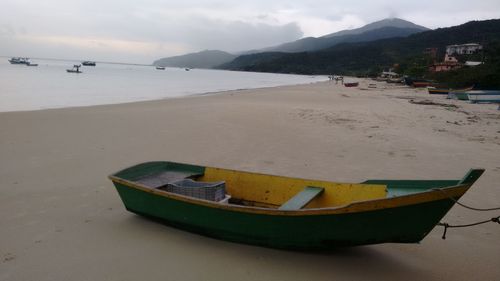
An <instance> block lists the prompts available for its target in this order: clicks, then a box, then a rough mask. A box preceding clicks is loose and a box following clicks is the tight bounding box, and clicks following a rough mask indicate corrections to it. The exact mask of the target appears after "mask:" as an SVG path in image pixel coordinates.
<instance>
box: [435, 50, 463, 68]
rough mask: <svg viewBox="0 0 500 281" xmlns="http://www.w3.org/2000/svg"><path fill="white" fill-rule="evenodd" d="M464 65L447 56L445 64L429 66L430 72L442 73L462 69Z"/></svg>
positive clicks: (439, 63) (436, 63)
mask: <svg viewBox="0 0 500 281" xmlns="http://www.w3.org/2000/svg"><path fill="white" fill-rule="evenodd" d="M461 67H462V64H461V63H460V62H458V60H457V58H455V57H454V56H451V55H448V53H446V55H445V56H444V61H443V62H435V63H434V64H433V65H431V66H429V71H430V72H442V71H450V70H454V69H458V68H461Z"/></svg>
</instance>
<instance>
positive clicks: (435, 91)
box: [427, 87, 450, 95]
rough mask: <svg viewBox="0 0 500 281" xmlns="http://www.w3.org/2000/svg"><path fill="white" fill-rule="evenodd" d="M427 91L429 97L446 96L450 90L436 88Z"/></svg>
mask: <svg viewBox="0 0 500 281" xmlns="http://www.w3.org/2000/svg"><path fill="white" fill-rule="evenodd" d="M427 91H428V92H429V94H431V95H447V94H448V93H449V92H450V89H438V88H432V87H431V88H427Z"/></svg>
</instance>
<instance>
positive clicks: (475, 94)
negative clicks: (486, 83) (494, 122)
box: [465, 90, 500, 103]
mask: <svg viewBox="0 0 500 281" xmlns="http://www.w3.org/2000/svg"><path fill="white" fill-rule="evenodd" d="M465 93H466V94H467V96H468V98H469V100H470V101H471V102H472V103H483V102H484V103H500V90H493V91H485V90H475V91H467V92H465Z"/></svg>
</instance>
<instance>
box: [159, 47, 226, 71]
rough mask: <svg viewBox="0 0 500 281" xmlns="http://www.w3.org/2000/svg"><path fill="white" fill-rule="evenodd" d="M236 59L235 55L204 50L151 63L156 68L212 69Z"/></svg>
mask: <svg viewBox="0 0 500 281" xmlns="http://www.w3.org/2000/svg"><path fill="white" fill-rule="evenodd" d="M234 58H236V56H235V55H232V54H230V53H226V52H223V51H218V50H205V51H201V52H198V53H190V54H185V55H182V56H175V57H168V58H161V59H159V60H156V61H154V62H153V65H156V66H170V67H189V68H213V67H215V66H218V65H221V64H224V63H227V62H230V61H232V60H233V59H234Z"/></svg>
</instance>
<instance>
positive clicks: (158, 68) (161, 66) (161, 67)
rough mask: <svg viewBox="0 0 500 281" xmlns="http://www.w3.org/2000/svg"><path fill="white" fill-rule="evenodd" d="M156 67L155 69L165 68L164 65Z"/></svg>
mask: <svg viewBox="0 0 500 281" xmlns="http://www.w3.org/2000/svg"><path fill="white" fill-rule="evenodd" d="M156 69H157V70H165V67H164V66H157V67H156Z"/></svg>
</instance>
